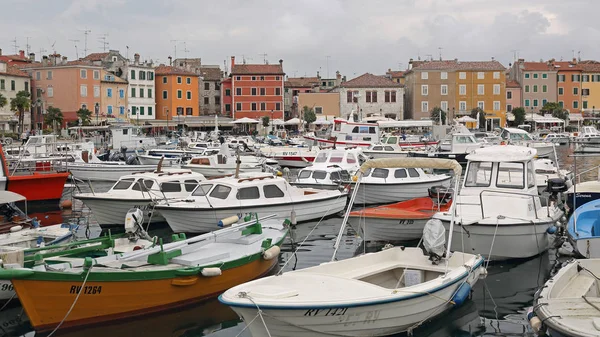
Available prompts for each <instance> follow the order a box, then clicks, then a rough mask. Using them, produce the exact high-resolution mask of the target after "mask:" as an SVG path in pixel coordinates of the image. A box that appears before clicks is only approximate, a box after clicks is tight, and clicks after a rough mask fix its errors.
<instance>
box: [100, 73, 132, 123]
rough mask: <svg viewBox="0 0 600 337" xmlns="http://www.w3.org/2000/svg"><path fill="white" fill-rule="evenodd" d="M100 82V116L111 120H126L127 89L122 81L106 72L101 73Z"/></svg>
mask: <svg viewBox="0 0 600 337" xmlns="http://www.w3.org/2000/svg"><path fill="white" fill-rule="evenodd" d="M101 77H102V79H101V80H100V92H101V95H100V96H101V97H100V116H101V117H103V118H104V117H109V118H110V117H113V118H122V119H125V118H127V107H128V100H127V96H128V93H127V88H128V85H129V84H128V83H127V81H125V80H124V79H122V78H120V77H118V76H116V75H115V74H113V73H111V72H108V71H106V70H102V71H101Z"/></svg>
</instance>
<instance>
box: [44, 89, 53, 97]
mask: <svg viewBox="0 0 600 337" xmlns="http://www.w3.org/2000/svg"><path fill="white" fill-rule="evenodd" d="M46 94H47V95H48V97H54V88H53V87H48V90H46Z"/></svg>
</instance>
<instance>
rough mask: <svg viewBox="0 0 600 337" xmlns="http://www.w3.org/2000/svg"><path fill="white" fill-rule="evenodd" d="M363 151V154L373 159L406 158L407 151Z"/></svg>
mask: <svg viewBox="0 0 600 337" xmlns="http://www.w3.org/2000/svg"><path fill="white" fill-rule="evenodd" d="M363 153H364V154H365V156H368V157H371V158H373V159H379V158H406V157H408V152H395V151H369V150H364V151H363Z"/></svg>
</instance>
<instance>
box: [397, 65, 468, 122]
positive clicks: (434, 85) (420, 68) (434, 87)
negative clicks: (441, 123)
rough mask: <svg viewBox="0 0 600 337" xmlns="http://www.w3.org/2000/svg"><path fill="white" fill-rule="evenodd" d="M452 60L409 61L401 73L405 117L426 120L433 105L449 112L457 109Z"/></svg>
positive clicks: (454, 73)
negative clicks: (403, 81)
mask: <svg viewBox="0 0 600 337" xmlns="http://www.w3.org/2000/svg"><path fill="white" fill-rule="evenodd" d="M455 63H456V62H455V61H428V62H418V61H417V62H413V61H412V60H411V62H410V63H409V67H410V69H409V70H408V71H407V72H406V74H405V88H406V100H407V102H406V109H407V112H408V113H407V118H410V119H415V120H419V119H429V118H430V116H431V110H432V109H433V108H435V107H439V108H441V109H442V110H443V111H445V112H446V113H450V114H451V113H452V111H458V108H459V106H458V103H457V102H456V96H457V92H456V85H455V84H456V74H457V73H456V71H454V67H455ZM451 118H452V117H451Z"/></svg>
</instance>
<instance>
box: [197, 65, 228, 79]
mask: <svg viewBox="0 0 600 337" xmlns="http://www.w3.org/2000/svg"><path fill="white" fill-rule="evenodd" d="M200 76H202V77H203V78H204V80H205V81H220V80H221V79H222V78H223V76H222V72H221V68H215V67H200Z"/></svg>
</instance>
